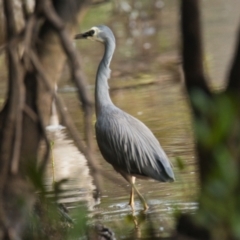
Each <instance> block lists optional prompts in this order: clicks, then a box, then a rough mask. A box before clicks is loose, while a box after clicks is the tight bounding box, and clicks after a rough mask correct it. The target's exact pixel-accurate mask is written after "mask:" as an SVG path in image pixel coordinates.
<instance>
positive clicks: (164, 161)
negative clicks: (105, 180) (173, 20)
mask: <svg viewBox="0 0 240 240" xmlns="http://www.w3.org/2000/svg"><path fill="white" fill-rule="evenodd" d="M81 38H85V39H91V40H94V41H98V42H101V43H103V45H104V47H105V52H104V56H103V58H102V60H101V62H100V64H99V67H98V71H97V76H96V87H95V107H96V116H97V122H96V125H95V128H96V137H97V143H98V146H99V149H100V151H101V153H102V155H103V157H104V158H105V160H106V161H107V162H108V163H110V164H111V165H112V166H113V168H114V169H115V170H116V171H117V172H118V173H120V174H121V175H122V176H123V177H124V178H125V179H126V180H127V181H128V182H129V183H130V184H131V195H130V201H129V205H130V206H131V207H132V209H133V210H134V190H135V191H136V192H137V194H138V196H139V198H140V199H141V201H142V203H143V205H144V209H145V210H146V209H147V208H148V205H147V203H146V201H145V200H144V198H143V196H142V195H141V194H140V192H139V191H138V190H137V188H136V186H135V177H140V178H153V179H155V180H158V181H160V182H172V181H174V173H173V171H172V167H171V164H170V162H169V160H168V157H167V155H166V154H165V152H164V151H163V149H162V147H161V146H160V144H159V142H158V140H157V139H156V138H155V136H154V135H153V133H152V132H151V131H150V130H149V128H148V127H146V126H145V125H144V124H143V123H142V122H141V121H139V120H138V119H136V118H134V117H133V116H131V115H129V114H127V113H126V112H124V111H122V110H121V109H119V108H118V107H116V106H115V105H114V104H113V103H112V101H111V98H110V96H109V91H108V89H109V87H108V79H109V77H110V68H109V65H110V62H111V59H112V56H113V53H114V49H115V37H114V35H113V33H112V31H111V30H110V29H109V28H108V27H107V26H103V25H100V26H97V27H93V28H91V29H90V30H89V31H87V32H85V33H81V34H77V35H76V36H75V39H81Z"/></svg>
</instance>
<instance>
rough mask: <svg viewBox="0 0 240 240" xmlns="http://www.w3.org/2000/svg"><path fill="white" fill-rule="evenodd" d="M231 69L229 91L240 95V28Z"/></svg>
mask: <svg viewBox="0 0 240 240" xmlns="http://www.w3.org/2000/svg"><path fill="white" fill-rule="evenodd" d="M234 52H235V55H234V58H233V61H232V67H231V69H230V74H229V80H228V86H227V91H230V92H237V93H238V94H239V93H240V26H239V30H238V36H237V42H236V50H235V51H234Z"/></svg>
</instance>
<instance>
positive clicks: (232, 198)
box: [191, 91, 240, 239]
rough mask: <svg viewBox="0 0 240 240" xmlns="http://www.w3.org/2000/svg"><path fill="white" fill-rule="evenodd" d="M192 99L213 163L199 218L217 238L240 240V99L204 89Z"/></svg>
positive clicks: (199, 135)
mask: <svg viewBox="0 0 240 240" xmlns="http://www.w3.org/2000/svg"><path fill="white" fill-rule="evenodd" d="M191 99H192V101H193V105H194V107H195V109H196V110H197V111H198V118H197V119H196V121H195V133H196V138H197V142H198V145H199V150H200V151H203V152H205V153H208V156H209V161H212V166H213V168H212V169H211V172H210V173H209V176H208V178H207V181H206V182H205V183H204V185H203V186H202V193H201V196H200V210H199V212H198V214H197V221H198V222H199V223H201V224H202V225H204V226H205V227H207V228H208V229H209V230H210V231H211V233H212V236H213V239H230V238H234V239H240V230H239V226H240V205H239V202H240V194H239V190H240V169H239V165H240V162H239V161H240V152H239V143H240V121H239V120H240V114H239V106H238V100H237V98H235V97H233V96H232V95H229V94H226V93H221V94H216V95H213V96H211V97H209V96H207V95H205V94H204V93H202V92H200V91H194V93H193V94H192V96H191ZM200 161H201V159H200ZM206 170H207V169H206Z"/></svg>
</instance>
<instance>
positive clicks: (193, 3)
mask: <svg viewBox="0 0 240 240" xmlns="http://www.w3.org/2000/svg"><path fill="white" fill-rule="evenodd" d="M181 16H182V21H181V30H182V56H183V70H184V75H185V82H186V88H187V91H188V95H189V96H190V103H191V107H192V110H193V115H194V116H193V117H194V121H196V120H200V119H202V118H204V116H203V115H202V112H200V111H199V109H198V108H197V107H196V106H195V105H194V103H193V100H194V95H193V94H194V90H200V91H202V92H204V93H205V94H206V97H207V96H208V97H210V98H209V100H210V99H211V97H212V94H211V92H210V90H209V88H208V86H207V83H206V79H205V76H204V70H203V59H202V58H203V57H202V37H201V26H200V10H199V0H182V1H181ZM200 121H201V120H200ZM196 149H197V154H198V163H199V170H200V179H201V184H202V185H203V184H204V183H205V181H206V180H207V179H208V177H209V173H210V172H211V169H212V167H213V165H214V164H213V161H212V156H211V153H210V152H209V151H206V149H204V148H202V147H201V146H200V144H199V143H198V142H196Z"/></svg>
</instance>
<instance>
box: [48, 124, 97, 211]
mask: <svg viewBox="0 0 240 240" xmlns="http://www.w3.org/2000/svg"><path fill="white" fill-rule="evenodd" d="M48 129H49V128H48ZM50 129H51V131H48V135H49V138H50V139H51V141H52V142H53V147H52V157H53V161H54V164H53V166H52V163H51V161H50V162H49V164H48V167H47V171H46V177H45V179H46V185H47V190H48V191H52V186H53V185H52V183H53V175H54V180H55V181H56V182H59V181H62V184H61V190H63V191H62V192H61V193H60V195H59V202H60V203H66V204H72V205H74V204H77V203H78V202H86V203H87V206H88V208H89V210H92V208H93V207H94V206H95V204H97V202H96V201H98V200H95V199H94V197H93V192H94V190H95V186H94V185H93V179H92V176H91V175H90V172H89V168H88V165H87V160H86V158H85V157H84V155H83V154H82V153H80V152H79V151H78V149H77V147H76V146H75V145H74V144H73V142H72V140H69V139H68V138H67V135H66V132H65V130H64V129H57V128H55V129H54V130H53V128H50ZM64 179H67V181H63V180H64Z"/></svg>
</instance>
